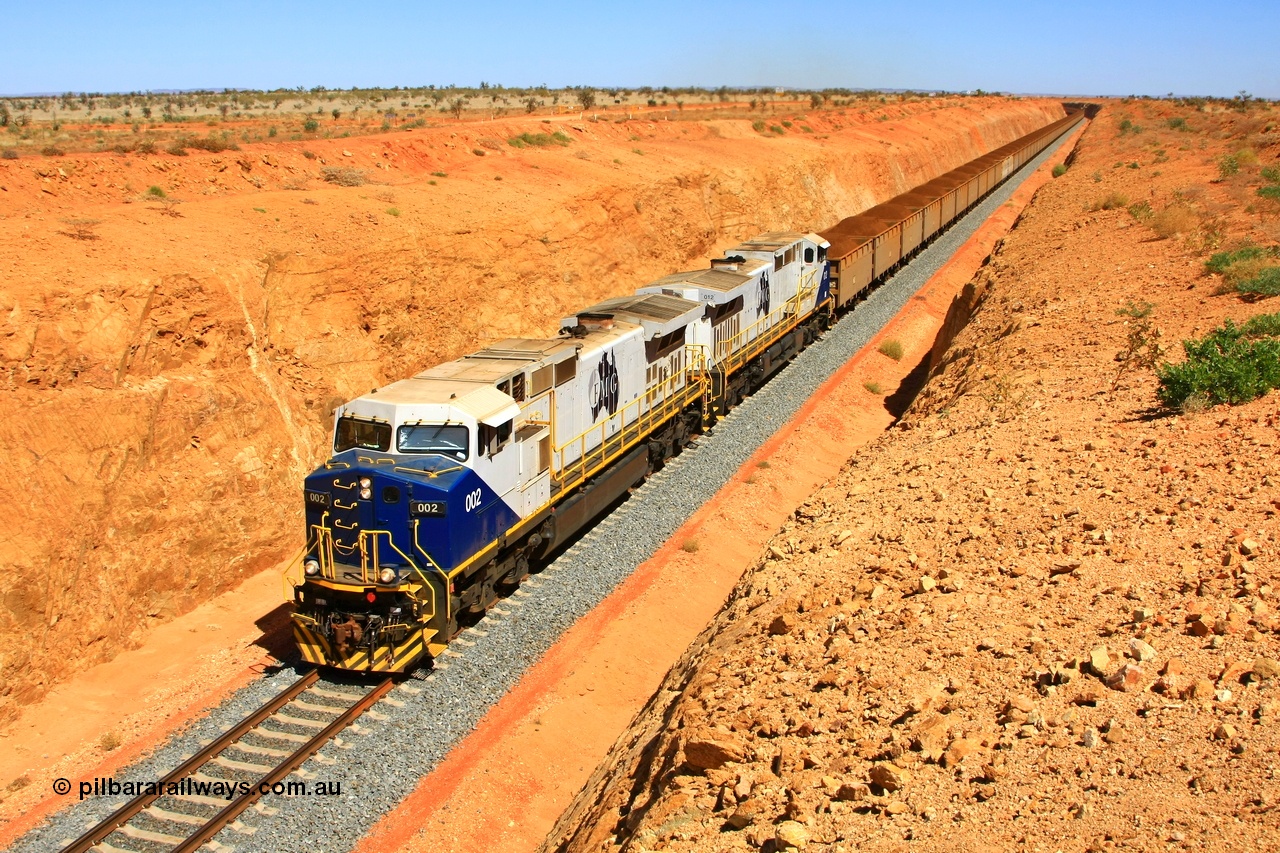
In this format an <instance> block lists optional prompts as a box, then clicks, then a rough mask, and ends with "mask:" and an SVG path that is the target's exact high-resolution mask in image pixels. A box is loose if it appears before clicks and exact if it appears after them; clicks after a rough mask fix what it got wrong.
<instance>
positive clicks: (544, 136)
mask: <svg viewBox="0 0 1280 853" xmlns="http://www.w3.org/2000/svg"><path fill="white" fill-rule="evenodd" d="M572 141H573V140H571V139H570V138H569V135H568V134H566V133H565V132H564V131H563V130H557V131H556V132H555V133H527V132H526V133H522V134H520V135H519V136H513V137H511V138H510V139H508V140H507V144H508V145H510V146H512V147H514V148H546V147H547V146H548V145H568V144H569V143H570V142H572Z"/></svg>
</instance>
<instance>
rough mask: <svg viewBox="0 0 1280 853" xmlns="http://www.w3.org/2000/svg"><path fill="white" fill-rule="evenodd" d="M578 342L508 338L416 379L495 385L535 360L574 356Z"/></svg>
mask: <svg viewBox="0 0 1280 853" xmlns="http://www.w3.org/2000/svg"><path fill="white" fill-rule="evenodd" d="M575 351H576V350H575V348H574V345H573V344H572V343H569V342H568V341H566V340H565V339H564V338H507V339H506V340H505V341H498V343H496V344H494V345H493V346H488V347H485V348H484V349H482V350H480V351H479V352H473V353H471V354H470V355H464V356H463V357H462V358H459V359H455V360H454V361H446V362H445V363H444V364H437V365H436V366H435V367H431V368H428V369H427V370H424V371H422V372H421V373H419V374H417V375H415V376H414V378H415V379H458V380H462V381H464V382H487V383H489V384H493V383H496V382H501V381H502V380H503V379H506V378H507V377H509V376H511V375H512V374H514V373H520V372H523V371H525V370H527V369H529V367H530V366H531V364H533V363H535V362H536V363H538V364H556V363H557V362H561V361H564V360H565V359H567V358H572V357H573V355H574V352H575Z"/></svg>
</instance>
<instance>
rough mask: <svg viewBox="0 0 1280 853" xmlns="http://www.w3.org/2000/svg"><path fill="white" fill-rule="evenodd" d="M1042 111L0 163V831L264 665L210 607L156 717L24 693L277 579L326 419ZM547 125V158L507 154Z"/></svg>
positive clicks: (889, 109)
mask: <svg viewBox="0 0 1280 853" xmlns="http://www.w3.org/2000/svg"><path fill="white" fill-rule="evenodd" d="M1057 115H1060V108H1059V107H1058V105H1057V104H1056V102H1037V101H1032V100H1022V101H1014V100H1005V99H982V98H961V99H950V100H947V99H943V100H937V101H929V100H922V101H911V102H908V103H904V104H900V105H899V104H894V105H888V106H884V107H881V106H879V105H877V106H876V108H875V109H871V108H870V107H868V108H867V109H866V110H863V111H861V112H860V111H857V110H844V111H840V110H833V111H825V112H814V113H812V114H808V115H800V114H797V115H794V116H788V117H786V118H787V120H789V121H792V124H793V127H792V128H790V129H788V130H786V132H785V133H783V134H781V135H779V134H776V133H773V132H770V133H769V134H767V135H762V134H760V133H757V132H756V131H755V130H753V129H752V127H751V123H750V122H747V121H742V120H708V121H696V122H694V121H689V122H683V121H674V122H660V121H650V120H643V121H640V120H637V121H630V122H628V121H623V122H618V121H614V120H613V118H609V119H607V120H606V119H602V120H601V121H599V122H591V121H587V120H576V121H573V120H565V121H555V122H551V123H546V122H541V121H532V120H502V121H498V122H487V123H478V124H475V125H458V126H452V127H449V128H441V129H426V130H420V131H417V130H415V131H412V132H409V133H396V134H391V135H385V136H371V137H361V138H353V139H349V140H327V141H326V140H318V141H315V142H308V143H292V142H281V143H278V144H262V145H246V146H245V147H244V150H242V151H239V152H230V151H229V152H224V153H222V154H217V155H211V154H207V153H193V154H192V155H191V156H188V157H183V158H177V157H171V156H167V155H157V156H155V157H149V158H143V157H127V158H126V157H120V156H118V155H110V154H103V155H92V156H69V157H66V158H56V159H55V158H24V159H21V160H18V161H8V160H6V161H3V162H0V187H3V198H4V200H5V206H4V212H3V220H4V228H3V229H0V297H2V298H3V302H2V303H0V308H3V310H4V315H5V321H4V322H5V329H4V341H5V349H4V351H3V358H4V366H5V368H6V372H5V376H6V381H7V382H8V386H7V391H8V393H6V395H5V399H4V403H3V405H4V406H5V409H4V417H3V418H2V419H0V424H3V425H4V426H3V427H2V428H0V441H3V442H4V444H5V446H6V447H9V448H12V449H14V450H15V451H20V452H18V453H17V454H16V455H15V457H14V465H15V471H14V476H15V477H17V478H18V480H19V481H20V482H22V483H23V484H24V487H25V495H26V497H25V500H24V504H23V506H24V512H22V513H20V514H19V515H18V516H17V517H16V518H15V519H13V521H12V523H11V524H10V525H9V526H7V527H6V531H5V536H4V538H3V540H0V559H2V560H3V562H4V564H5V565H6V567H7V568H8V569H9V571H7V572H6V573H5V575H4V578H3V579H2V580H0V584H3V586H2V587H0V601H2V605H0V638H2V639H3V640H4V643H3V645H2V650H0V719H8V720H10V721H11V722H9V723H7V724H6V727H5V729H4V731H3V732H0V741H2V742H3V743H4V744H5V745H6V749H4V750H0V753H3V757H2V758H0V788H8V786H10V785H11V784H12V783H15V782H16V783H18V784H16V785H14V787H12V788H10V789H9V790H7V791H5V793H4V794H3V795H2V796H3V800H4V802H3V806H0V815H4V816H11V815H13V814H16V813H17V812H19V811H21V810H23V809H25V808H28V807H30V806H31V805H32V804H33V803H34V802H35V801H36V800H37V799H38V798H39V796H40V792H42V791H43V790H47V782H48V780H49V779H50V778H52V777H53V776H55V775H67V776H70V777H74V776H76V775H77V774H79V773H84V772H88V771H89V770H90V769H91V768H92V767H93V766H94V765H95V764H96V763H97V762H98V761H99V760H101V759H102V757H103V756H104V755H105V754H107V753H110V752H112V751H113V747H112V745H113V744H114V743H116V742H123V743H125V744H130V743H131V742H132V739H133V737H134V736H136V735H137V734H139V733H141V732H144V731H149V732H152V733H156V732H159V731H162V730H163V729H164V727H165V726H166V725H171V724H172V723H173V722H174V720H176V719H180V718H181V715H182V714H183V713H187V712H188V710H189V707H190V706H191V705H192V704H196V705H198V704H200V703H201V702H202V701H204V700H202V699H201V698H199V697H200V695H201V694H200V691H198V690H193V689H192V686H191V685H190V684H184V683H183V680H184V679H183V676H182V674H181V671H180V670H177V669H176V668H177V667H178V666H179V665H181V666H185V667H189V668H190V670H191V671H195V672H208V673H211V674H212V675H211V676H210V677H211V680H212V681H214V682H215V683H217V682H219V681H221V676H220V675H218V674H217V673H227V674H230V672H232V671H234V670H237V669H243V668H244V667H245V666H247V665H248V664H250V663H252V662H253V661H254V660H256V659H258V658H259V657H261V656H262V654H263V651H264V649H263V647H262V645H261V643H262V642H263V636H264V634H263V630H262V629H261V628H260V627H257V626H253V625H252V620H248V621H245V620H240V619H237V620H231V619H226V620H219V621H218V622H217V623H210V622H207V617H203V616H202V617H200V619H199V620H197V621H198V622H199V624H196V623H191V624H190V625H189V626H187V627H191V628H195V629H197V630H202V629H201V627H200V626H201V625H205V624H216V625H217V626H218V627H217V628H216V629H213V628H210V629H208V630H209V631H210V632H211V633H214V634H216V635H217V636H218V637H219V640H220V642H219V644H218V645H217V646H216V647H210V646H197V647H194V648H183V647H180V646H175V647H172V648H169V649H167V650H162V651H161V655H160V658H161V659H156V658H150V659H146V657H147V656H144V658H140V659H138V661H139V663H138V665H137V666H135V667H133V668H132V669H130V670H129V672H130V674H131V675H133V674H146V673H152V672H155V673H163V672H169V673H170V674H169V675H167V676H164V677H162V678H161V679H160V680H159V681H158V682H148V683H149V684H154V689H153V690H152V692H151V693H149V694H148V695H152V696H154V697H155V701H154V702H148V703H144V705H143V706H142V707H134V706H131V705H129V704H126V703H120V702H109V703H99V707H96V708H90V709H89V711H88V712H87V713H86V714H84V715H82V716H80V717H78V718H77V719H76V720H75V721H68V720H67V719H65V718H59V716H58V714H57V713H56V712H54V711H53V710H51V709H52V706H49V705H43V704H40V703H39V702H38V701H37V700H39V699H40V697H42V696H45V695H46V694H47V693H48V691H49V690H50V689H51V687H53V686H54V685H56V684H58V683H59V682H62V681H64V680H65V679H66V678H67V677H68V676H70V675H72V674H74V673H76V672H80V671H83V670H86V669H88V668H89V667H92V666H94V665H97V664H101V663H102V662H104V661H109V660H111V659H113V658H116V657H117V656H118V655H121V653H122V652H124V653H125V654H127V651H126V650H128V649H138V650H140V651H141V650H142V649H144V648H146V644H147V642H148V640H149V639H150V638H152V637H153V636H156V634H155V631H156V626H158V625H162V624H165V623H170V622H171V621H172V620H175V619H178V618H180V617H181V616H182V615H183V614H189V613H191V612H192V608H193V607H196V606H197V605H199V604H200V603H201V602H207V601H210V600H212V599H213V598H214V596H216V595H218V594H219V593H221V592H223V591H225V590H227V589H230V588H233V587H235V586H236V585H237V584H238V583H240V582H241V581H243V580H244V579H246V578H252V577H255V576H257V575H258V574H259V573H261V572H263V571H267V572H276V571H278V568H277V567H278V564H279V563H280V561H281V560H282V559H284V558H285V557H287V556H288V555H289V554H290V553H292V551H293V550H294V549H295V548H296V547H297V546H298V545H300V543H301V527H300V524H301V522H300V512H299V509H300V507H299V502H298V500H297V488H298V483H299V482H300V480H301V477H302V474H303V472H304V471H305V470H306V469H307V468H308V466H309V465H311V464H312V463H314V462H315V461H316V460H317V459H319V458H321V456H322V455H323V453H324V447H325V444H326V432H327V430H328V428H329V424H328V412H329V410H330V407H331V406H332V405H333V404H334V403H335V402H336V401H338V400H340V399H346V398H349V397H351V396H353V395H355V394H358V393H361V392H363V391H365V390H367V389H368V388H369V387H372V386H376V385H380V384H383V383H384V382H386V381H388V380H390V379H393V378H398V377H401V376H403V375H406V374H408V373H410V372H411V371H412V370H414V369H416V368H418V367H421V366H423V365H426V364H431V363H434V362H437V361H440V360H443V359H446V358H450V357H453V356H456V355H458V354H460V353H461V352H464V351H467V350H470V349H473V348H474V347H476V346H478V345H480V344H482V343H484V342H486V341H490V340H493V339H496V338H500V337H503V336H506V335H518V334H542V333H545V332H546V331H548V330H549V329H552V328H554V326H555V324H556V322H557V321H558V318H559V317H561V316H563V315H564V314H565V313H566V312H567V311H568V309H570V308H572V307H578V306H580V305H582V304H584V303H590V302H591V301H594V300H598V299H600V298H603V297H605V296H609V295H614V294H616V293H620V292H624V291H627V290H629V289H631V288H633V287H635V286H636V285H637V284H639V283H643V282H644V281H646V280H650V279H652V278H654V277H656V276H658V275H661V274H665V273H668V272H670V271H672V270H675V269H679V268H681V267H692V266H698V265H701V264H702V263H704V258H705V256H707V255H708V254H711V253H714V252H715V251H716V249H717V248H718V247H721V246H723V245H724V244H727V243H730V242H732V241H736V240H739V239H741V238H743V237H745V236H750V235H752V234H755V233H758V232H760V231H764V230H769V229H774V228H799V229H805V228H817V227H821V226H823V225H826V224H829V223H831V222H834V221H835V220H836V219H838V218H839V217H841V216H844V215H846V214H848V213H850V212H852V211H854V210H858V209H861V208H863V207H866V206H868V205H869V204H871V203H873V202H875V201H877V200H880V199H883V198H885V197H887V196H890V195H892V194H894V193H896V192H898V191H900V190H902V189H905V188H907V187H910V186H913V185H915V184H917V183H920V182H922V181H923V180H925V179H927V178H929V177H931V176H932V175H934V174H937V173H939V172H941V171H943V170H945V169H947V168H951V167H953V166H955V165H957V164H959V163H962V162H965V161H967V160H969V159H971V158H972V157H974V156H976V155H977V154H979V153H982V152H984V151H986V150H988V149H990V148H992V147H995V146H997V145H999V144H1002V143H1003V142H1005V141H1008V140H1011V139H1013V138H1016V137H1017V136H1019V135H1022V134H1023V133H1026V132H1027V131H1029V130H1030V129H1032V128H1034V127H1038V126H1040V125H1042V124H1044V123H1045V122H1046V121H1047V120H1048V119H1050V118H1053V117H1055V116H1057ZM776 118H779V119H781V118H783V117H782V116H778V117H776ZM779 127H781V125H779ZM806 127H807V128H809V130H810V131H812V132H805V131H804V128H806ZM554 131H560V132H562V133H563V134H564V135H565V136H566V137H568V138H569V140H570V142H569V144H568V145H566V146H559V145H554V144H553V145H550V146H548V147H546V148H536V147H535V148H525V149H517V148H514V147H512V146H510V145H508V144H507V143H506V139H507V138H509V137H513V136H516V135H518V134H520V133H525V132H529V133H540V132H546V133H551V132H554ZM481 155H483V156H481ZM325 169H337V170H346V171H342V172H341V174H342V175H350V174H358V175H359V177H360V178H362V179H363V180H364V181H365V183H364V184H363V185H362V186H337V185H334V184H332V183H327V182H325V181H324V180H322V178H321V175H322V171H323V170H325ZM151 187H156V188H158V190H159V191H160V192H159V193H157V192H155V191H152V190H151V189H150V188H151ZM161 194H163V198H161ZM258 588H260V589H262V590H270V592H269V593H268V592H263V593H262V597H261V599H259V601H260V603H259V604H257V605H241V604H237V605H236V607H237V608H240V607H243V606H251V607H256V615H257V616H261V615H264V614H267V613H270V612H271V611H272V610H273V609H274V608H275V607H276V605H277V604H278V599H277V598H276V596H275V589H276V588H277V587H276V585H275V584H274V583H262V584H260V585H259V586H258ZM200 620H204V621H200ZM224 623H225V624H224ZM173 624H185V623H173ZM231 625H234V626H235V627H234V628H232V627H229V626H231ZM183 630H186V627H184V628H183ZM144 659H145V662H142V661H143V660H144ZM120 660H121V664H122V665H125V666H126V667H127V665H128V661H130V660H134V659H129V658H121V659H120ZM166 678H167V679H171V680H170V681H167V682H166V681H165V680H164V679H166ZM69 687H71V686H70V685H69ZM179 697H181V698H179ZM206 698H212V697H206ZM33 703H35V704H33ZM87 704H88V705H93V704H94V703H93V702H88V703H87ZM55 721H56V725H55ZM108 735H109V737H107V736H108ZM126 748H132V747H126ZM24 781H25V783H26V784H25V785H23V784H22V783H23V782H24Z"/></svg>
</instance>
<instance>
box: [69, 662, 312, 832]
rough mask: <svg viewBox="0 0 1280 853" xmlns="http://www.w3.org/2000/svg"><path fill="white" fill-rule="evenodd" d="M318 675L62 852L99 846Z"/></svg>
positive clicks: (284, 694) (238, 726) (229, 732)
mask: <svg viewBox="0 0 1280 853" xmlns="http://www.w3.org/2000/svg"><path fill="white" fill-rule="evenodd" d="M319 677H320V674H319V673H318V672H317V671H316V670H312V671H311V672H309V673H307V674H306V675H304V676H303V677H302V678H299V679H298V680H297V681H295V682H294V683H293V684H291V685H290V686H289V687H287V688H286V689H284V690H283V691H281V692H280V693H279V694H277V695H276V696H275V697H274V698H272V699H270V700H269V701H268V702H267V703H266V704H264V705H263V706H262V707H260V708H258V710H256V711H254V712H253V713H252V714H250V715H249V716H247V717H245V718H244V719H243V720H241V721H240V722H239V723H237V724H236V725H235V726H233V727H232V728H230V729H228V730H227V732H226V733H225V734H223V735H222V736H221V737H219V738H218V739H217V740H215V741H214V742H213V743H211V744H209V745H208V746H206V747H205V748H204V749H202V750H200V751H199V752H197V753H196V754H195V755H193V756H191V757H190V758H188V759H187V760H186V761H184V762H182V764H180V765H179V766H178V767H177V768H175V769H174V770H173V771H171V772H170V773H169V774H168V775H167V776H165V777H164V778H163V779H161V780H160V781H159V782H158V783H157V785H156V788H157V793H154V794H141V795H139V796H137V797H134V798H133V799H132V800H130V801H129V802H127V803H125V804H124V805H123V806H121V807H120V808H118V809H116V810H115V811H114V812H112V813H111V814H110V815H108V816H107V817H106V818H105V819H103V820H102V822H101V823H99V824H98V825H97V826H95V827H93V828H92V829H90V830H89V831H88V832H86V833H85V834H84V835H82V836H80V837H79V838H77V839H76V840H75V841H73V842H71V844H70V845H68V846H67V847H65V848H63V851H62V853H85V851H88V850H91V849H93V847H95V846H97V845H98V844H99V843H101V842H102V841H103V840H104V839H105V838H106V837H107V836H108V835H110V834H111V833H113V832H115V831H116V830H117V829H119V828H120V827H121V826H123V825H124V824H126V823H127V822H128V821H129V819H130V818H132V817H133V816H134V815H136V814H138V813H139V812H141V811H142V810H143V809H145V808H147V807H148V806H150V805H151V804H152V803H154V802H155V801H156V800H158V799H160V798H161V797H162V796H164V790H165V789H166V788H167V787H168V786H169V784H170V783H176V782H179V781H180V780H182V779H185V778H187V777H188V776H190V775H191V774H192V773H193V772H195V771H196V770H197V769H199V768H200V767H202V766H204V765H205V764H207V763H208V762H209V759H211V758H213V757H214V756H216V755H217V754H218V753H220V752H222V751H223V750H224V749H226V748H227V747H229V746H230V745H231V744H233V743H235V742H236V741H237V740H239V739H240V738H241V737H243V736H244V735H245V734H246V733H247V732H249V731H251V730H252V729H254V728H256V727H257V726H258V724H259V723H261V722H262V721H263V720H265V719H267V718H269V717H270V716H271V715H272V714H274V713H275V712H276V711H279V710H280V709H281V708H282V707H284V706H285V705H287V704H289V703H290V702H292V701H293V700H294V699H296V698H297V697H298V695H299V694H301V693H302V692H303V691H305V690H306V689H307V688H308V687H310V686H311V685H313V684H315V683H316V680H317V679H319Z"/></svg>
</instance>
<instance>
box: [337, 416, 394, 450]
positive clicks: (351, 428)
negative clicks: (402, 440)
mask: <svg viewBox="0 0 1280 853" xmlns="http://www.w3.org/2000/svg"><path fill="white" fill-rule="evenodd" d="M355 447H360V448H363V449H365V450H390V449H391V424H382V423H377V422H375V421H358V420H356V419H355V418H338V429H337V430H336V431H335V433H334V436H333V449H334V450H335V451H337V452H338V453H341V452H342V451H344V450H351V449H352V448H355Z"/></svg>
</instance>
